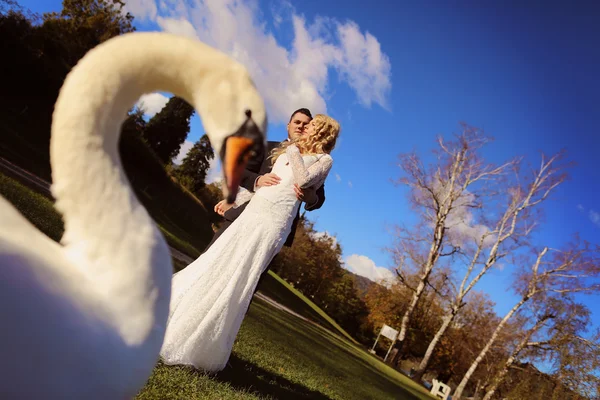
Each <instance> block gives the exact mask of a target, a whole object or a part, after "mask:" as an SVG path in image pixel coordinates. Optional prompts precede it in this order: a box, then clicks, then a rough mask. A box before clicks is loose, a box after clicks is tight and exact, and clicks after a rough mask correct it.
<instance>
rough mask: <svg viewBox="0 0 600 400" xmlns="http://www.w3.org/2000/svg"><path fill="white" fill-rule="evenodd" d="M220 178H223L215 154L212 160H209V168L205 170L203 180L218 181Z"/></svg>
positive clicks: (207, 181)
mask: <svg viewBox="0 0 600 400" xmlns="http://www.w3.org/2000/svg"><path fill="white" fill-rule="evenodd" d="M221 180H223V174H222V173H221V163H220V162H219V160H218V157H216V156H215V157H214V158H213V159H212V160H210V168H208V171H207V172H206V179H205V180H204V182H206V183H207V184H209V183H213V182H220V181H221Z"/></svg>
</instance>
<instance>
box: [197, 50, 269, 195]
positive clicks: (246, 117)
mask: <svg viewBox="0 0 600 400" xmlns="http://www.w3.org/2000/svg"><path fill="white" fill-rule="evenodd" d="M215 54H216V53H215ZM205 58H206V57H205ZM212 64H213V65H214V67H211V69H210V72H209V73H207V74H206V76H205V78H204V79H202V81H201V82H198V83H199V84H198V85H197V86H194V87H193V89H191V90H192V91H193V92H192V95H191V100H192V102H191V104H193V105H194V107H195V108H196V110H197V111H198V114H199V116H200V119H201V120H202V124H203V125H204V129H205V131H206V134H207V136H208V138H209V140H210V142H211V145H212V146H213V149H214V151H215V154H216V155H218V157H219V159H220V161H221V165H222V171H223V184H222V185H221V187H222V191H223V197H224V198H225V199H226V201H227V202H228V203H229V204H231V203H233V202H234V201H235V198H236V196H237V193H238V190H239V187H240V184H241V181H242V178H243V173H244V169H245V168H246V166H247V165H248V162H249V161H251V160H254V161H256V164H258V165H261V164H262V161H263V160H262V157H263V156H264V154H265V149H266V145H267V113H266V109H265V104H264V101H263V98H262V96H261V95H260V93H259V91H258V89H257V88H256V86H255V84H254V81H253V80H252V78H251V77H250V74H249V73H248V71H247V69H246V68H245V67H244V66H243V65H242V64H240V63H238V62H236V61H234V60H232V59H231V58H230V57H228V56H226V55H224V54H221V53H218V54H217V55H215V58H214V59H213V60H212ZM217 65H218V66H219V67H218V68H217V67H216V66H217ZM256 172H258V171H256Z"/></svg>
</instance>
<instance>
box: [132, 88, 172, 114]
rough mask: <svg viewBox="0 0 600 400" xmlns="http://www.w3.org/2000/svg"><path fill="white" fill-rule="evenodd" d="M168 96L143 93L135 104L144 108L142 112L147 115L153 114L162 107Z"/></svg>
mask: <svg viewBox="0 0 600 400" xmlns="http://www.w3.org/2000/svg"><path fill="white" fill-rule="evenodd" d="M168 101H169V98H168V97H166V96H164V95H162V94H160V93H149V94H145V95H143V96H142V97H140V99H139V100H138V102H137V103H136V106H137V107H138V108H140V109H143V110H144V114H146V115H147V116H149V117H152V116H154V114H156V113H157V112H159V111H160V110H162V109H163V107H164V106H165V105H166V104H167V102H168Z"/></svg>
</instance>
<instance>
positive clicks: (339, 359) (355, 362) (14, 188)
mask: <svg viewBox="0 0 600 400" xmlns="http://www.w3.org/2000/svg"><path fill="white" fill-rule="evenodd" d="M0 195H2V196H4V197H5V198H7V199H8V200H9V201H10V202H12V203H13V204H14V205H15V206H16V207H17V208H18V209H19V210H20V211H21V213H22V214H23V215H25V217H27V219H29V220H30V221H31V222H32V223H33V224H34V225H36V226H37V227H38V228H39V229H40V230H41V231H42V232H44V233H45V234H47V235H48V236H49V237H51V238H53V239H54V240H59V239H60V237H61V236H62V233H63V224H62V219H61V217H60V215H59V214H58V213H57V212H56V211H55V210H54V207H53V205H52V201H51V200H50V199H48V198H47V197H45V196H42V195H40V194H38V193H35V192H34V191H32V190H31V189H29V188H27V187H25V186H23V185H21V184H20V183H19V182H17V181H15V180H14V179H12V178H9V177H7V176H5V175H2V174H1V173H0ZM176 238H177V237H176ZM182 251H183V250H182ZM184 252H185V251H184ZM175 263H177V261H175ZM181 267H182V265H181V263H179V264H176V268H177V269H180V268H181ZM259 290H260V291H261V292H263V293H264V294H266V295H267V296H269V297H271V298H273V299H275V300H276V301H277V302H279V303H281V304H283V305H285V306H286V307H288V308H290V309H292V310H293V311H294V312H296V313H298V314H300V315H302V316H304V317H306V318H308V319H310V320H312V321H314V322H316V323H317V324H319V325H321V326H322V327H321V326H318V325H315V324H313V323H310V322H306V321H304V320H302V319H300V318H298V317H296V316H293V315H291V314H289V313H287V312H285V311H282V310H279V309H278V308H275V307H273V306H271V305H269V304H267V303H265V302H263V301H261V300H260V299H256V298H255V300H254V302H253V304H252V306H251V307H250V310H249V313H248V315H247V317H246V319H245V320H244V323H243V325H242V328H241V330H240V333H239V336H238V338H237V340H236V343H235V345H234V349H233V354H232V357H231V359H230V365H229V366H228V367H227V368H226V369H225V370H224V371H222V372H220V373H219V374H216V375H215V376H208V375H206V374H203V373H201V372H199V371H196V370H194V369H192V368H189V367H170V366H165V365H161V364H159V365H157V367H156V369H155V370H154V373H153V375H152V377H151V378H150V379H149V381H148V383H147V385H146V387H145V388H144V389H143V390H142V391H141V393H140V394H139V396H138V398H139V399H254V398H276V399H361V400H362V399H431V397H429V395H428V394H427V392H426V391H425V389H423V388H421V387H419V386H418V385H417V384H415V383H413V382H412V381H411V380H409V379H408V378H406V377H404V376H403V375H402V374H400V373H399V372H397V371H395V370H393V369H392V368H390V367H389V366H387V365H386V364H384V363H382V362H381V361H380V360H379V359H377V358H375V357H373V356H372V355H370V354H368V353H367V352H366V351H364V350H363V349H361V348H360V347H359V346H358V345H356V344H355V342H354V343H353V340H352V338H351V337H350V336H349V335H348V334H347V333H346V332H345V331H344V330H343V329H342V328H340V327H339V325H338V324H336V323H335V321H333V320H332V319H331V318H330V317H329V316H328V315H327V314H326V313H325V312H323V311H322V310H321V309H320V308H319V307H317V306H316V305H314V303H312V302H311V301H310V300H308V299H306V297H304V296H303V295H302V294H301V293H299V292H298V291H296V290H295V289H293V288H292V287H291V286H290V285H289V284H287V283H286V282H285V281H283V280H282V279H281V278H279V277H278V276H277V275H275V274H272V273H270V275H269V276H268V277H267V279H265V280H264V281H263V282H262V283H261V286H260V288H259ZM323 327H325V328H327V329H325V328H323Z"/></svg>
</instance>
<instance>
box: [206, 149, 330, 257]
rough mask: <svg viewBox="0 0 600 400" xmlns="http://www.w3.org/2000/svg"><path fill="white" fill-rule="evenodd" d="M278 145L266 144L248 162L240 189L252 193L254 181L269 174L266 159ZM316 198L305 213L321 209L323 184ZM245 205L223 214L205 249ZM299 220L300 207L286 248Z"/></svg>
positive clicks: (323, 191)
mask: <svg viewBox="0 0 600 400" xmlns="http://www.w3.org/2000/svg"><path fill="white" fill-rule="evenodd" d="M279 144H280V142H271V141H269V142H267V151H266V153H263V154H257V156H256V157H254V158H253V159H252V160H250V161H249V162H248V165H247V166H246V169H245V170H244V173H243V174H242V180H241V183H240V185H241V186H242V187H244V188H246V189H247V190H249V191H251V192H254V183H255V182H256V179H257V178H258V177H259V176H260V175H264V174H267V173H269V172H271V170H272V168H273V166H272V163H271V159H270V158H268V155H269V154H270V153H271V151H272V150H273V149H274V148H275V147H277V146H278V145H279ZM317 197H318V201H317V202H316V203H315V204H311V205H309V204H306V206H305V207H304V209H305V210H306V211H312V210H317V209H319V208H321V206H322V205H323V203H324V202H325V185H324V184H323V185H322V186H320V187H319V188H317ZM247 205H248V203H244V204H242V205H241V206H239V207H237V208H230V209H229V210H227V212H225V215H224V218H225V221H224V222H223V224H222V226H221V229H219V230H218V231H217V232H216V233H215V235H214V236H213V239H212V240H211V242H210V243H209V244H208V246H207V247H206V248H207V249H208V247H210V246H211V245H212V244H213V243H214V241H215V240H217V238H218V237H219V236H221V234H222V233H223V232H224V231H225V229H227V227H229V225H231V223H232V222H233V221H235V219H236V218H237V217H238V216H239V215H240V214H241V213H242V212H243V211H244V209H245V208H246V206H247ZM299 219H300V207H298V213H297V214H296V218H294V222H293V223H292V231H291V232H290V234H289V236H288V238H287V240H286V242H285V246H288V247H291V246H292V243H293V242H294V235H295V234H296V228H297V226H298V220H299Z"/></svg>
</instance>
